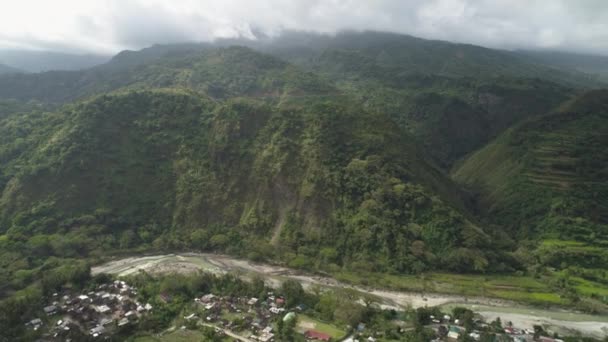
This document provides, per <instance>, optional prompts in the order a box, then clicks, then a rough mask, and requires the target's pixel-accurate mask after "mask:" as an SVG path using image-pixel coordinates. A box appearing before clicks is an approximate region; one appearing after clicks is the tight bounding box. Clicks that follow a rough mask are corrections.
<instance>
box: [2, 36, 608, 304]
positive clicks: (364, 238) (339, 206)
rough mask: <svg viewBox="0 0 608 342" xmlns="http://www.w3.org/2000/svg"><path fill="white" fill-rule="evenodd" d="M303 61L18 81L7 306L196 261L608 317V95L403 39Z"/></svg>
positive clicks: (253, 57) (566, 78) (10, 98)
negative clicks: (210, 258) (82, 273)
mask: <svg viewBox="0 0 608 342" xmlns="http://www.w3.org/2000/svg"><path fill="white" fill-rule="evenodd" d="M292 41H293V42H294V43H293V44H291V45H290V44H286V43H284V42H282V41H281V40H278V41H275V42H270V43H268V42H260V43H251V42H250V43H247V44H248V45H252V46H253V47H254V48H256V49H258V50H262V51H266V52H268V53H270V54H272V55H274V56H272V55H269V54H265V53H260V52H256V51H255V50H252V49H250V48H246V47H236V46H233V47H217V46H215V45H196V44H184V45H178V46H155V47H152V48H150V49H146V50H143V51H142V52H124V53H121V54H119V55H118V56H117V57H115V58H114V59H113V60H112V61H111V62H109V63H108V64H106V65H103V66H99V67H96V68H92V69H88V70H83V71H70V72H46V73H41V74H25V75H4V76H1V77H0V291H1V295H2V296H9V295H13V297H14V298H21V299H23V298H29V296H30V294H31V293H32V292H39V291H42V290H40V289H41V286H42V289H44V286H45V285H44V283H43V282H44V281H41V280H40V278H41V276H42V275H46V274H53V273H52V272H54V271H53V270H63V268H62V267H67V266H68V265H72V264H73V263H74V261H75V260H80V259H81V258H83V257H85V258H90V259H92V260H96V258H98V257H100V256H102V255H104V254H108V253H113V252H114V253H118V252H125V251H148V250H154V251H158V250H185V249H188V250H205V251H221V252H227V253H231V254H235V255H241V256H245V257H248V258H251V259H254V260H262V259H267V260H272V261H275V262H281V263H284V264H286V265H289V266H291V267H296V268H303V269H314V270H322V271H329V272H331V273H334V274H337V273H341V272H344V273H346V274H353V273H355V274H356V273H360V274H373V273H376V274H377V273H378V272H382V273H390V274H401V275H403V274H421V273H424V272H429V271H437V270H441V271H447V272H462V273H507V274H515V272H517V274H519V275H522V274H523V273H526V274H527V275H529V276H535V277H541V276H542V277H548V278H550V279H557V280H555V281H556V285H555V287H556V288H558V287H559V288H560V289H562V290H563V291H564V293H566V292H567V291H571V292H572V293H570V295H571V296H570V297H568V300H572V302H574V301H577V300H578V299H579V297H580V296H586V297H588V296H594V297H595V298H596V299H597V300H598V303H599V304H598V305H599V306H598V307H600V308H601V301H602V300H603V301H604V302H605V301H606V297H605V296H606V294H605V292H601V291H605V288H602V287H603V286H605V285H606V284H608V278H606V273H605V265H606V261H608V257H607V255H606V253H605V251H604V249H605V247H606V241H608V239H607V237H606V235H607V234H608V229H607V224H606V220H607V218H606V213H607V212H608V210H607V201H608V200H607V198H608V195H607V192H608V191H607V189H606V184H605V179H606V176H607V174H606V165H607V164H608V160H607V158H608V157H607V155H606V149H605V146H607V144H606V143H607V141H606V137H607V136H608V132H606V127H608V125H607V124H606V120H607V117H606V113H607V112H608V111H607V110H606V103H608V97H607V96H606V93H605V92H600V91H595V92H587V93H585V95H583V96H582V97H576V96H578V95H579V94H580V93H583V92H584V91H585V89H584V88H585V87H590V86H594V85H597V83H594V81H589V80H587V79H586V78H585V77H584V75H581V74H576V73H574V74H573V73H572V72H570V71H564V72H557V71H555V70H554V69H552V68H549V67H546V66H541V65H538V64H534V63H529V62H528V61H526V60H525V59H522V58H519V57H516V56H514V55H512V54H510V53H506V52H502V51H495V50H488V49H481V48H477V47H472V46H465V45H454V44H449V43H445V42H429V41H424V40H419V39H414V38H412V37H404V36H398V35H382V34H379V33H361V34H354V33H349V34H344V35H338V36H337V37H324V36H312V37H309V38H308V40H307V43H306V44H308V45H306V46H307V48H303V47H302V43H301V41H300V40H297V39H292ZM228 43H233V42H219V43H218V44H216V45H223V44H228ZM281 44H283V45H281ZM279 47H282V48H281V49H279ZM278 57H280V58H278ZM531 77H532V78H531ZM573 97H576V98H577V99H576V100H573V101H572V102H569V103H568V104H566V105H563V106H562V108H560V109H559V110H557V111H553V112H551V110H552V109H554V108H555V107H557V106H558V105H559V104H561V103H563V102H564V101H567V100H568V99H570V98H573ZM548 112H551V113H550V114H547V115H545V114H546V113H548ZM488 142H489V144H488ZM484 145H485V147H484ZM479 148H481V149H480V150H479V151H477V152H475V150H477V149H479ZM459 160H460V161H459ZM454 165H455V166H454ZM452 167H453V170H454V171H453V177H454V179H455V180H456V181H457V182H458V183H454V182H453V181H452V180H451V179H450V176H449V175H448V173H447V170H449V169H450V168H452ZM463 189H466V190H467V192H466V193H465V191H463ZM66 273H67V274H63V273H61V274H62V276H58V278H60V279H63V278H66V279H69V278H70V277H71V273H70V272H67V271H66ZM43 279H44V278H43ZM575 283H576V287H575V286H574V284H575ZM602 284H604V285H602ZM598 288H602V290H601V291H599V292H598ZM560 291H561V290H560ZM602 297H603V298H602ZM557 302H559V303H560V304H563V303H564V301H562V300H557ZM568 303H569V302H568ZM594 308H595V307H594ZM593 311H597V310H595V309H594V310H593Z"/></svg>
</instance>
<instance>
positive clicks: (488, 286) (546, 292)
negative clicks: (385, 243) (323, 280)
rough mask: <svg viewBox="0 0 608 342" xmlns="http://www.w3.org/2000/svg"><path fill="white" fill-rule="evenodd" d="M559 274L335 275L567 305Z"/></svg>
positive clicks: (597, 288)
mask: <svg viewBox="0 0 608 342" xmlns="http://www.w3.org/2000/svg"><path fill="white" fill-rule="evenodd" d="M558 275H559V274H557V273H555V274H553V275H549V276H542V277H540V278H538V279H537V278H533V277H527V276H506V275H504V276H503V275H460V274H449V273H430V274H425V275H421V276H409V275H405V276H400V275H386V274H377V273H365V274H364V273H360V274H356V273H347V272H341V273H338V274H335V275H334V276H335V277H336V278H337V279H338V280H340V281H343V282H347V283H351V284H358V285H364V286H371V287H379V288H389V289H392V290H399V291H413V292H422V293H424V292H426V293H446V294H454V295H462V296H471V297H492V298H497V299H504V300H512V301H516V302H521V303H526V304H533V305H541V306H553V305H558V306H560V305H567V304H568V301H567V300H566V299H565V298H562V297H560V295H559V293H557V292H556V291H555V289H554V288H552V287H551V284H552V282H553V281H554V280H555V279H556V278H557V277H558ZM570 282H571V283H572V284H573V285H574V288H575V289H576V290H577V292H578V293H579V294H580V295H582V296H590V295H591V294H596V295H600V296H606V295H608V286H606V285H603V284H600V283H597V282H592V281H589V280H585V279H582V278H579V277H571V278H570Z"/></svg>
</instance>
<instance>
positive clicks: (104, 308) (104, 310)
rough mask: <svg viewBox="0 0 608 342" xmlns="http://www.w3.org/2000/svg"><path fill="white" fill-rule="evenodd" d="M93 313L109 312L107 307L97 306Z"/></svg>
mask: <svg viewBox="0 0 608 342" xmlns="http://www.w3.org/2000/svg"><path fill="white" fill-rule="evenodd" d="M95 311H97V312H99V313H100V314H104V313H108V312H110V307H109V306H107V305H99V306H96V307H95Z"/></svg>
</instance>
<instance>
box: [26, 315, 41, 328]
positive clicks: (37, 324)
mask: <svg viewBox="0 0 608 342" xmlns="http://www.w3.org/2000/svg"><path fill="white" fill-rule="evenodd" d="M28 324H29V325H31V326H33V327H34V329H35V330H38V327H40V326H42V320H41V319H40V318H34V319H33V320H31V321H29V322H28Z"/></svg>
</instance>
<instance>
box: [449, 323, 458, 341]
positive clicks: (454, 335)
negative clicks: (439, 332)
mask: <svg viewBox="0 0 608 342" xmlns="http://www.w3.org/2000/svg"><path fill="white" fill-rule="evenodd" d="M460 334H461V331H460V328H459V327H456V326H451V327H450V329H449V330H448V339H455V340H457V339H458V338H460Z"/></svg>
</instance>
